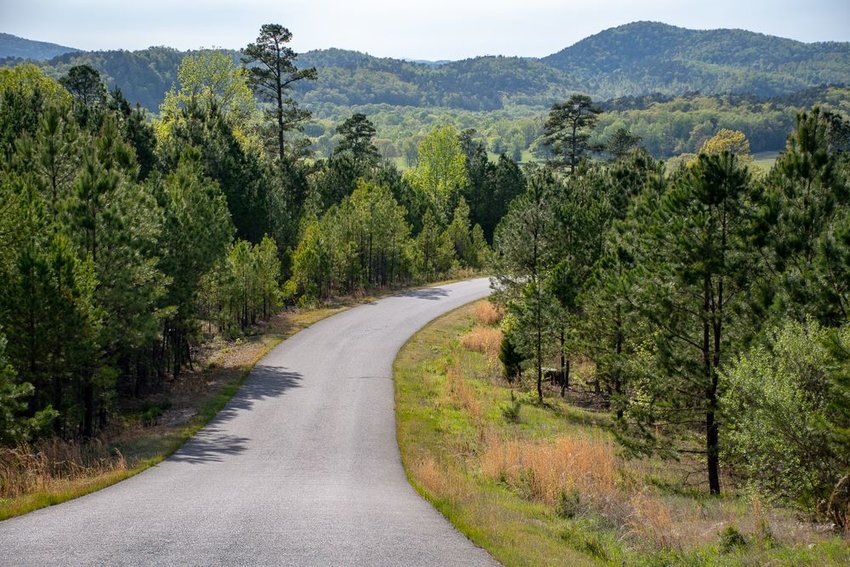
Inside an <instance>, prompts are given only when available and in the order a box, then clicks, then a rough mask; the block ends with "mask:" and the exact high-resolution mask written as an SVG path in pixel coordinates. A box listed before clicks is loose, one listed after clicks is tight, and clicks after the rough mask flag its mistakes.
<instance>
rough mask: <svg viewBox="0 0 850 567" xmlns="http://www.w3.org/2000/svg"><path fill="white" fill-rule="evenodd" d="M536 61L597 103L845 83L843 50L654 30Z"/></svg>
mask: <svg viewBox="0 0 850 567" xmlns="http://www.w3.org/2000/svg"><path fill="white" fill-rule="evenodd" d="M541 61H542V62H543V63H545V64H546V65H549V66H551V67H554V68H556V69H558V70H559V71H562V72H563V73H564V74H565V75H567V76H568V77H570V78H571V80H572V81H575V82H576V83H577V84H580V85H582V87H583V89H585V90H587V91H594V92H596V93H599V94H601V95H602V96H603V97H604V98H610V97H619V96H627V95H640V94H645V93H649V92H660V93H665V94H672V95H676V94H682V92H684V91H688V90H690V91H700V92H703V93H711V94H719V93H724V94H725V93H732V94H749V95H757V96H776V95H782V94H788V93H791V92H794V91H798V90H801V89H805V88H807V87H812V86H817V85H821V84H838V83H842V84H843V83H846V82H847V81H848V80H850V43H836V42H829V43H802V42H799V41H794V40H790V39H783V38H779V37H775V36H769V35H764V34H760V33H754V32H750V31H745V30H730V29H717V30H688V29H684V28H678V27H675V26H670V25H667V24H661V23H657V22H635V23H632V24H627V25H624V26H619V27H616V28H611V29H608V30H605V31H603V32H600V33H598V34H596V35H593V36H590V37H588V38H586V39H583V40H581V41H579V42H578V43H576V44H574V45H572V46H570V47H567V48H566V49H563V50H561V51H559V52H558V53H555V54H552V55H549V56H548V57H544V58H543V59H541Z"/></svg>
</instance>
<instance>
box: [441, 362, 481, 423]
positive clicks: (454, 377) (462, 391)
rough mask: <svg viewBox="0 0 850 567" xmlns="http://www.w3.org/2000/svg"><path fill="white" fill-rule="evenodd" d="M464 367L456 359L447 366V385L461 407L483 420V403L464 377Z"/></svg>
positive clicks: (477, 418) (478, 419) (475, 417)
mask: <svg viewBox="0 0 850 567" xmlns="http://www.w3.org/2000/svg"><path fill="white" fill-rule="evenodd" d="M463 374H464V372H463V369H462V368H461V366H460V364H459V363H458V361H457V359H455V360H454V361H453V362H452V364H450V365H449V366H448V367H447V368H446V385H447V386H448V389H449V394H450V395H451V396H452V397H453V398H454V399H456V400H457V401H458V403H459V405H460V407H462V408H463V409H465V410H466V411H468V412H469V413H470V415H471V416H472V417H473V418H474V419H475V420H476V421H480V420H481V403H480V402H479V401H478V397H477V396H476V395H475V389H474V388H473V387H472V385H470V383H469V382H468V381H467V380H466V379H465V378H464V377H463Z"/></svg>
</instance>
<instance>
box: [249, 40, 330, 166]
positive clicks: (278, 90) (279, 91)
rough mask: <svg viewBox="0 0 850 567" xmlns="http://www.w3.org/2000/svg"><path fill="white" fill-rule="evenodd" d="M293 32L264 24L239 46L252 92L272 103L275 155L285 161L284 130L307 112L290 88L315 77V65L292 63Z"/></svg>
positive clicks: (293, 126) (296, 124) (298, 123)
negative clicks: (251, 40) (302, 66)
mask: <svg viewBox="0 0 850 567" xmlns="http://www.w3.org/2000/svg"><path fill="white" fill-rule="evenodd" d="M291 40H292V33H291V32H290V31H289V30H288V29H286V28H285V27H283V26H281V25H279V24H264V25H263V26H262V27H261V28H260V35H259V36H257V41H256V42H255V43H249V44H248V46H247V47H246V48H245V49H243V50H242V53H243V55H244V57H243V58H242V62H243V63H244V64H245V65H246V66H247V69H248V80H249V83H250V85H251V87H252V88H253V89H254V92H255V93H256V94H257V96H258V97H259V98H260V100H262V101H264V102H269V103H271V104H272V110H271V114H272V116H273V118H274V121H275V124H276V133H277V149H278V159H279V160H280V164H281V165H282V166H283V165H284V164H285V163H286V154H285V152H284V139H285V134H286V132H288V131H291V130H298V129H300V127H301V123H302V122H304V121H305V120H306V119H307V118H309V117H310V113H309V112H308V111H306V110H303V109H301V108H299V107H298V105H297V103H296V102H295V101H294V100H293V99H292V97H291V95H290V91H291V90H292V88H293V86H294V84H295V83H297V82H298V81H301V80H304V79H307V80H316V78H317V77H318V74H317V73H316V69H315V68H314V67H310V68H308V69H299V68H298V67H296V66H295V59H296V58H297V57H298V55H297V54H296V53H295V51H293V50H292V48H291V47H289V46H288V45H287V44H288V43H289V42H290V41H291Z"/></svg>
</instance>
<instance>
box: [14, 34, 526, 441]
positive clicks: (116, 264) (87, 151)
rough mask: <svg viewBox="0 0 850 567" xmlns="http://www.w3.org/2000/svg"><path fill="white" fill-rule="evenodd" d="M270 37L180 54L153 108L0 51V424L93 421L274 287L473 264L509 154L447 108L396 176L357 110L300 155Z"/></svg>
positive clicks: (301, 113)
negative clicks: (2, 58) (12, 63)
mask: <svg viewBox="0 0 850 567" xmlns="http://www.w3.org/2000/svg"><path fill="white" fill-rule="evenodd" d="M291 38H292V34H291V33H290V32H289V30H287V29H286V28H284V27H283V26H280V25H276V24H269V25H264V26H263V27H262V28H261V30H260V33H259V36H258V37H257V40H256V41H255V42H253V43H251V44H249V45H248V46H247V47H246V48H245V49H244V50H243V51H242V61H241V62H240V63H237V62H236V61H234V59H233V58H232V57H230V56H228V55H225V54H223V53H222V52H220V51H216V50H208V51H200V52H196V53H194V54H192V55H190V56H188V57H185V58H183V59H182V62H181V64H180V67H179V69H178V72H177V74H176V76H175V80H174V83H173V85H172V87H171V88H170V89H169V90H168V92H167V93H166V95H165V98H164V100H163V102H162V105H161V107H160V112H159V118H158V119H155V120H152V121H151V120H150V119H149V117H148V116H147V114H146V112H145V111H144V110H143V109H142V108H141V107H139V106H136V107H135V108H133V107H132V106H131V105H130V104H129V102H128V101H127V100H126V98H125V97H124V96H123V94H122V93H121V91H120V90H118V89H115V90H113V91H108V90H107V89H106V86H105V82H104V80H103V77H102V76H101V75H100V73H98V71H97V70H95V69H94V68H93V67H91V66H88V65H77V66H72V67H70V68H69V69H68V70H67V73H66V74H64V75H63V76H61V77H60V78H59V80H54V79H52V78H50V77H48V76H47V75H46V74H45V73H44V72H43V71H42V70H41V69H39V68H38V67H36V66H34V65H28V64H24V65H18V66H17V67H14V68H3V69H0V152H2V168H0V278H2V280H3V282H4V284H3V286H2V289H0V442H2V443H4V444H15V443H19V442H26V441H29V440H32V439H35V438H37V437H39V436H47V435H55V436H59V437H63V438H69V439H89V438H92V437H95V436H97V435H98V433H99V432H100V431H102V430H103V429H104V428H105V427H107V426H108V425H109V424H110V423H111V422H114V421H115V418H116V416H118V415H120V413H121V411H122V410H121V408H122V407H124V406H125V405H126V404H125V402H127V401H130V400H133V399H134V398H138V397H144V396H146V395H149V394H151V393H154V392H159V391H161V390H163V389H164V388H165V387H166V385H167V383H168V382H170V381H172V380H176V379H179V377H180V374H181V373H182V372H183V371H184V370H185V369H186V368H192V367H193V366H194V363H195V361H194V357H195V353H196V351H197V347H198V346H199V343H200V342H201V341H202V340H203V339H204V336H205V335H206V334H209V333H210V332H212V333H220V334H222V335H225V336H234V335H238V334H240V333H244V332H247V331H249V329H250V328H251V327H252V326H253V325H255V324H256V323H258V322H259V321H261V320H263V319H267V318H269V317H270V316H271V315H272V314H274V313H275V312H276V311H277V310H278V309H279V308H280V307H281V306H282V305H284V304H294V303H301V304H307V303H311V302H312V301H315V300H317V299H321V298H326V297H329V296H332V295H341V294H353V293H360V292H362V291H363V290H365V289H369V288H376V287H389V286H395V285H400V284H406V283H411V282H417V281H423V280H426V279H432V278H438V277H443V276H445V275H446V274H449V273H456V272H458V271H462V270H470V269H471V270H476V269H480V268H482V266H484V264H485V262H486V261H487V259H488V257H489V244H488V238H492V233H493V230H494V227H495V224H496V223H497V222H498V220H499V218H501V214H502V213H503V212H504V209H506V206H507V205H506V203H507V202H508V201H510V200H511V199H512V198H513V196H514V195H515V194H517V193H519V192H521V191H522V190H523V188H524V176H523V174H522V172H521V171H520V169H519V167H518V166H517V165H516V164H515V163H514V162H513V161H511V160H510V159H508V158H502V159H500V160H499V161H498V162H491V161H490V160H488V159H487V154H486V152H485V151H484V149H483V146H482V144H481V143H480V142H479V141H477V140H476V135H475V133H474V132H471V131H469V132H463V133H461V132H458V131H457V130H456V129H454V128H453V127H449V126H446V127H442V128H437V129H435V130H434V131H433V132H431V133H430V134H429V135H427V136H425V137H424V138H423V140H422V142H421V144H420V145H419V148H418V157H417V166H416V167H415V168H412V169H410V170H409V171H407V172H405V173H402V172H401V171H399V170H398V169H397V168H396V167H395V166H394V165H393V164H391V163H388V162H386V161H384V160H382V159H381V158H380V156H379V153H378V151H377V148H376V146H375V145H374V138H375V127H374V125H373V124H372V123H371V121H370V120H369V119H368V118H367V117H366V116H365V115H363V114H357V113H355V114H354V115H352V116H351V117H349V118H348V119H346V120H344V121H343V122H342V123H341V124H339V125H338V126H337V128H336V131H337V132H338V134H339V142H338V143H337V144H336V146H335V148H334V150H333V151H332V153H331V156H330V157H329V158H327V159H316V158H315V156H313V155H312V153H311V151H310V143H309V140H308V138H307V137H306V136H305V135H304V133H303V127H304V124H305V123H306V121H307V120H308V119H309V117H310V112H309V111H308V110H306V109H304V108H302V107H301V106H300V105H299V104H298V103H297V102H296V101H295V100H294V99H293V96H292V92H293V87H294V85H295V84H297V83H298V82H300V81H311V80H315V78H316V71H315V69H313V68H310V67H308V68H302V67H299V65H298V64H297V54H296V53H295V52H294V51H292V49H291V48H290V47H289V46H288V43H289V42H290V40H291Z"/></svg>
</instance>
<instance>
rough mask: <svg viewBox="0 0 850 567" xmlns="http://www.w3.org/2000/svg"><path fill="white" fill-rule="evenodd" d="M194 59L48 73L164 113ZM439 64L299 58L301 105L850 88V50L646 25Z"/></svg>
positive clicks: (445, 104)
mask: <svg viewBox="0 0 850 567" xmlns="http://www.w3.org/2000/svg"><path fill="white" fill-rule="evenodd" d="M33 43H35V42H33ZM65 49H68V48H65ZM231 54H232V55H233V56H234V58H238V54H237V53H236V52H231ZM185 55H186V52H180V51H177V50H174V49H171V48H166V47H152V48H149V49H146V50H141V51H134V52H129V51H101V52H75V53H66V54H64V55H60V56H58V57H55V58H53V59H51V60H50V61H48V62H45V63H43V65H44V67H45V69H46V70H47V71H48V73H50V74H52V75H54V76H57V77H58V76H61V75H62V74H64V73H66V72H67V70H68V69H69V68H70V67H71V66H72V65H77V64H80V63H88V64H90V65H92V66H94V67H95V68H97V69H98V70H100V71H101V72H102V73H103V74H104V76H105V77H106V79H107V81H108V82H109V84H110V86H111V87H114V86H118V87H120V88H121V90H122V91H123V92H124V94H125V96H126V97H127V98H128V99H129V100H130V101H132V102H139V103H141V104H142V105H143V106H145V107H147V108H148V109H150V110H152V111H156V110H157V109H158V107H159V104H160V102H161V100H162V97H163V94H164V93H165V91H166V90H167V89H168V88H169V87H170V86H171V84H172V82H173V81H174V79H175V77H176V74H177V67H178V66H179V64H180V61H181V59H182V58H183V57H184V56H185ZM438 63H439V64H437V63H436V62H427V63H421V62H411V61H406V60H402V59H393V58H378V57H373V56H371V55H368V54H365V53H359V52H356V51H346V50H342V49H323V50H317V51H310V52H307V53H303V54H301V55H300V57H299V66H303V67H307V66H315V67H316V68H317V69H318V71H319V80H318V81H315V82H309V83H308V82H301V83H298V85H297V92H296V96H297V98H298V99H299V100H300V102H302V103H304V104H305V105H306V106H307V108H310V109H311V110H312V111H313V112H314V113H315V114H317V115H319V116H335V115H338V114H339V111H340V110H339V109H341V108H343V107H351V106H358V105H391V106H396V107H398V106H405V107H427V108H431V107H442V108H449V109H458V110H466V111H492V110H499V109H503V108H508V109H509V108H515V107H517V106H526V107H535V108H544V107H548V106H549V105H551V104H552V103H553V102H555V101H558V100H563V99H565V98H566V97H568V96H569V95H570V94H572V93H574V92H582V93H585V94H589V95H591V96H592V97H594V98H595V99H597V100H605V99H612V98H618V97H639V96H643V95H646V94H649V93H656V94H662V95H670V96H677V95H681V94H685V93H693V92H701V93H703V94H707V95H711V94H735V95H749V96H758V97H775V96H782V95H786V94H790V93H793V92H797V91H800V90H803V89H807V88H811V87H816V86H819V85H824V84H844V83H847V82H848V81H850V43H811V44H807V43H801V42H798V41H793V40H789V39H782V38H778V37H773V36H768V35H763V34H758V33H753V32H748V31H743V30H709V31H699V30H688V29H684V28H678V27H674V26H670V25H666V24H660V23H654V22H636V23H632V24H627V25H623V26H619V27H616V28H612V29H608V30H605V31H602V32H600V33H598V34H596V35H593V36H591V37H588V38H586V39H584V40H582V41H579V42H578V43H576V44H574V45H572V46H570V47H568V48H566V49H564V50H562V51H559V52H558V53H554V54H552V55H549V56H548V57H544V58H542V59H534V58H522V57H503V56H487V57H476V58H472V59H466V60H463V61H451V62H438Z"/></svg>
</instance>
